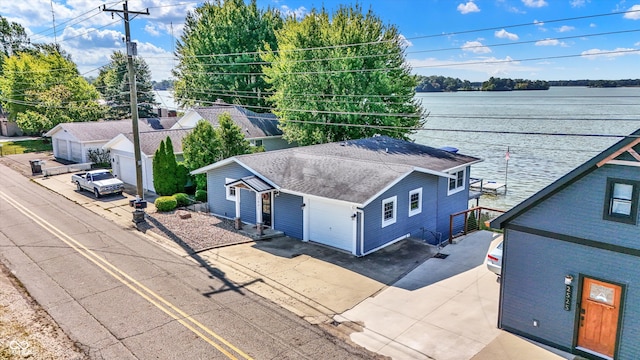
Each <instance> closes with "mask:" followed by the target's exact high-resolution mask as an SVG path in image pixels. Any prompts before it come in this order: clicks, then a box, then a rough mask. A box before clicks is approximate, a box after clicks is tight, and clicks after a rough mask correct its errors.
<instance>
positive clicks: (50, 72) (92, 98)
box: [0, 46, 104, 134]
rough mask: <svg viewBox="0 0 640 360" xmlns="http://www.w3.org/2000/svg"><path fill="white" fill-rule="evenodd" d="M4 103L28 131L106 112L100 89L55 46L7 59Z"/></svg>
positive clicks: (1, 81)
mask: <svg viewBox="0 0 640 360" xmlns="http://www.w3.org/2000/svg"><path fill="white" fill-rule="evenodd" d="M2 73H3V76H1V77H0V93H1V94H2V105H3V107H4V108H5V110H7V112H8V113H9V119H10V120H12V121H15V122H16V123H17V124H18V126H20V127H21V128H22V129H23V130H24V131H25V132H26V133H30V134H40V133H42V132H45V131H48V130H50V129H51V128H52V127H54V126H56V125H57V124H59V123H62V122H74V121H95V120H98V119H99V118H101V117H102V116H103V114H104V109H103V107H101V106H100V105H99V104H98V103H97V99H98V97H99V94H98V92H97V91H96V89H95V88H94V87H93V86H92V85H91V84H89V83H87V81H86V80H85V79H84V78H83V77H81V76H80V75H79V73H78V69H77V67H76V65H75V64H74V63H73V62H72V61H71V60H70V59H69V57H68V56H65V55H64V53H61V52H58V51H57V48H55V46H50V47H46V46H43V47H41V48H39V50H37V51H29V52H19V53H17V54H15V55H12V56H10V57H8V58H6V59H5V61H4V63H3V65H2Z"/></svg>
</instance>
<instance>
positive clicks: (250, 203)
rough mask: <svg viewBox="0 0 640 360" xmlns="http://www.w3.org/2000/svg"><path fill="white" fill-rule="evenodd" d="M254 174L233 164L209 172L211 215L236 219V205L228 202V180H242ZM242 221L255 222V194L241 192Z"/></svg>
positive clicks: (245, 191) (208, 191) (208, 187)
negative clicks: (226, 181)
mask: <svg viewBox="0 0 640 360" xmlns="http://www.w3.org/2000/svg"><path fill="white" fill-rule="evenodd" d="M250 175H252V173H251V172H250V171H249V170H247V169H245V168H243V167H242V166H240V165H238V164H236V163H231V164H228V165H226V166H223V167H221V168H218V169H214V170H211V171H209V172H207V198H208V202H209V209H210V210H209V211H211V213H213V214H216V215H220V216H224V217H228V218H234V217H235V216H236V204H235V202H234V201H230V200H227V194H226V189H225V187H224V184H225V179H226V178H233V179H240V178H243V177H245V176H250ZM240 194H241V195H240V196H241V197H240V207H241V209H240V211H241V219H242V221H245V222H255V218H256V210H255V208H256V200H255V195H254V193H253V192H250V191H247V190H243V191H240Z"/></svg>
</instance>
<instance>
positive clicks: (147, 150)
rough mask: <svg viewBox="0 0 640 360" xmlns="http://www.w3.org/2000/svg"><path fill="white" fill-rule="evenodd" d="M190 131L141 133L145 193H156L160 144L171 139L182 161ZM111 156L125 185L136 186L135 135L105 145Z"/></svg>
mask: <svg viewBox="0 0 640 360" xmlns="http://www.w3.org/2000/svg"><path fill="white" fill-rule="evenodd" d="M189 132H190V130H155V131H143V132H140V153H141V154H140V155H141V161H142V187H143V188H144V190H145V191H152V192H155V187H154V186H153V157H154V156H155V153H156V150H158V148H159V147H160V142H161V141H163V140H165V139H166V138H167V137H169V138H170V139H171V144H172V145H173V152H174V154H175V155H176V160H177V161H182V160H183V156H182V139H184V137H185V136H187V134H189ZM104 149H106V150H109V151H110V154H111V168H112V170H113V173H114V175H116V176H117V177H118V178H120V180H122V181H123V182H124V183H125V184H129V185H134V186H135V185H136V166H135V154H134V147H133V134H132V133H130V132H129V133H124V134H119V135H118V136H116V137H114V138H113V139H111V141H109V142H107V143H106V144H105V145H104Z"/></svg>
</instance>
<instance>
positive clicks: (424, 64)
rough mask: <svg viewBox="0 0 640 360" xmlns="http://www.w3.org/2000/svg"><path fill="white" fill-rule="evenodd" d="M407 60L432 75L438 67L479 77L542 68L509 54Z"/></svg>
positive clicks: (421, 72)
mask: <svg viewBox="0 0 640 360" xmlns="http://www.w3.org/2000/svg"><path fill="white" fill-rule="evenodd" d="M407 61H408V62H409V64H410V65H411V67H412V69H413V71H414V72H415V73H420V74H423V75H430V74H433V72H434V70H436V69H440V70H441V69H450V70H452V71H454V72H456V73H460V72H463V71H468V72H470V73H475V74H480V75H479V76H477V78H478V79H486V78H487V77H488V76H499V77H519V76H516V75H518V74H520V73H522V72H526V73H531V72H538V71H540V70H541V69H540V68H539V67H531V66H528V65H523V64H522V63H520V62H519V61H514V60H513V59H512V58H511V57H509V56H507V57H505V58H502V59H501V58H495V57H484V58H481V59H472V60H464V61H454V60H441V59H435V58H428V59H408V60H407ZM472 81H473V80H472Z"/></svg>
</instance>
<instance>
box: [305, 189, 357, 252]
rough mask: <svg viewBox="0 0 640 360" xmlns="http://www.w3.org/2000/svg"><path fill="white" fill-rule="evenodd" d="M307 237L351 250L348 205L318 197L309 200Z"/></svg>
mask: <svg viewBox="0 0 640 360" xmlns="http://www.w3.org/2000/svg"><path fill="white" fill-rule="evenodd" d="M309 203H310V204H309V239H310V240H311V241H315V242H317V243H321V244H325V245H329V246H333V247H336V248H338V249H343V250H347V251H349V252H352V248H353V221H354V220H352V219H351V215H352V214H353V210H351V207H350V206H348V205H342V204H336V203H334V202H329V201H325V200H320V199H312V200H310V201H309Z"/></svg>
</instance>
